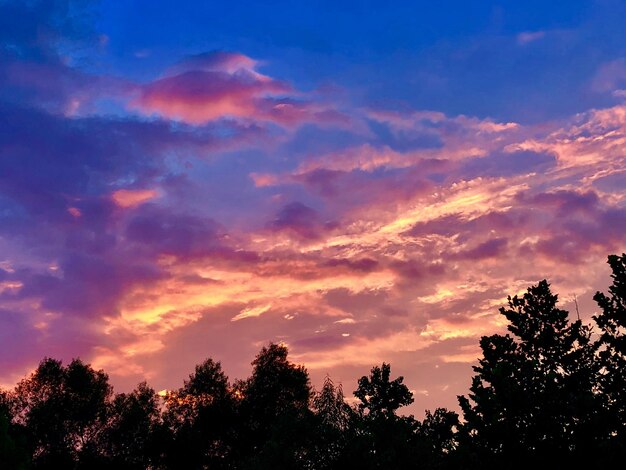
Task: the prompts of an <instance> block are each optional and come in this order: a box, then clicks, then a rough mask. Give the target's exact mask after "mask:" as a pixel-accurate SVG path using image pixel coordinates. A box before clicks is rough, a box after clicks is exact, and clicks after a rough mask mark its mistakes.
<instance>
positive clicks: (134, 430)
mask: <svg viewBox="0 0 626 470" xmlns="http://www.w3.org/2000/svg"><path fill="white" fill-rule="evenodd" d="M160 423H161V415H160V408H159V397H158V395H157V394H156V392H155V391H154V390H153V389H152V388H150V387H149V386H148V385H147V384H146V383H145V382H142V383H140V384H139V385H138V386H137V388H136V389H135V390H133V391H132V392H131V393H120V394H118V395H116V396H115V398H114V399H113V401H112V402H111V403H110V405H109V407H108V412H107V419H106V423H105V424H104V427H103V430H102V432H101V434H100V439H99V441H98V443H97V447H98V448H97V449H95V450H96V452H94V453H95V454H96V455H101V458H100V459H99V462H100V464H101V465H102V466H103V467H105V468H107V467H108V468H116V469H120V470H135V469H136V470H140V469H145V468H150V467H156V466H157V464H158V462H159V460H160V459H159V456H160V452H159V449H158V448H157V445H158V438H159V434H158V432H159V429H160ZM93 466H95V463H94V465H93Z"/></svg>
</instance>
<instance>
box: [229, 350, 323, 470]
mask: <svg viewBox="0 0 626 470" xmlns="http://www.w3.org/2000/svg"><path fill="white" fill-rule="evenodd" d="M287 356H288V350H287V347H286V346H284V345H281V344H275V343H270V344H269V346H267V347H263V348H262V349H261V351H260V352H259V354H258V355H257V356H256V358H255V359H254V361H252V366H253V370H252V376H251V377H249V378H248V379H247V380H245V381H242V382H240V383H238V384H236V387H235V388H236V392H237V394H238V395H239V396H241V397H242V398H241V401H240V403H239V406H238V411H239V416H240V419H241V421H242V429H241V431H242V434H241V435H240V440H239V444H240V446H239V452H240V453H241V458H242V462H243V463H242V466H243V468H255V469H261V468H283V469H291V468H294V469H295V468H304V466H305V463H306V462H307V459H308V457H307V450H308V449H309V448H310V446H309V444H310V438H311V429H312V426H311V424H312V423H311V418H312V413H311V411H310V410H309V403H310V400H311V397H312V394H313V393H312V389H311V384H310V381H309V374H308V372H307V370H306V369H305V368H304V367H303V366H298V365H295V364H293V363H291V362H290V361H289V360H288V358H287Z"/></svg>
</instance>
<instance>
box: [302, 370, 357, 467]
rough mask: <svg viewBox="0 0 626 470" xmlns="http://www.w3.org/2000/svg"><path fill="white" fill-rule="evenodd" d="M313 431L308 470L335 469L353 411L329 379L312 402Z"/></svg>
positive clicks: (342, 449) (339, 388) (345, 439)
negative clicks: (309, 469) (310, 469)
mask: <svg viewBox="0 0 626 470" xmlns="http://www.w3.org/2000/svg"><path fill="white" fill-rule="evenodd" d="M312 408H313V412H314V415H315V416H314V417H315V420H314V421H315V430H314V432H313V440H312V448H311V449H310V455H309V460H310V464H309V466H308V468H312V469H332V468H337V466H338V465H339V462H340V461H341V459H342V455H343V453H344V452H345V447H346V445H347V442H348V440H347V438H348V432H349V427H350V423H351V421H352V418H353V414H354V411H353V410H352V408H350V406H349V405H348V404H347V403H346V402H345V398H344V395H343V388H342V386H341V385H339V386H335V384H334V383H333V381H332V380H331V378H330V377H329V376H326V378H325V379H324V385H323V386H322V389H321V390H320V391H319V392H318V393H316V394H315V397H314V398H313V407H312Z"/></svg>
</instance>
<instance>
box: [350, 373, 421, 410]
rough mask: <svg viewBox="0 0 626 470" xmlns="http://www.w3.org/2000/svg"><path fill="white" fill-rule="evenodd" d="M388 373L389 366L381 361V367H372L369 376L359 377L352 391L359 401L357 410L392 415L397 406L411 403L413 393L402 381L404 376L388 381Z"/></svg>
mask: <svg viewBox="0 0 626 470" xmlns="http://www.w3.org/2000/svg"><path fill="white" fill-rule="evenodd" d="M390 374H391V366H390V365H389V364H385V363H384V362H383V365H382V367H378V366H375V367H373V368H372V371H371V373H370V376H369V377H366V376H363V377H361V378H360V379H359V382H358V388H357V390H356V391H355V392H354V396H355V397H357V398H358V399H359V400H360V401H361V403H360V404H359V410H361V411H362V412H365V413H368V414H369V415H370V416H372V417H378V416H386V417H393V416H395V413H396V411H397V410H398V408H400V407H402V406H406V405H410V404H411V403H413V394H412V393H411V392H410V390H409V389H408V387H407V386H406V385H404V384H403V383H402V382H403V380H404V377H402V376H400V377H398V378H396V379H394V380H391V381H390V380H389V376H390Z"/></svg>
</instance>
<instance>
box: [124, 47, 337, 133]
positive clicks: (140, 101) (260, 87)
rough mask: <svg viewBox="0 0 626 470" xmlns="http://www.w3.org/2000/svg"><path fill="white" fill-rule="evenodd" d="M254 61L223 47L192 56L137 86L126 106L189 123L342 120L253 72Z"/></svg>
mask: <svg viewBox="0 0 626 470" xmlns="http://www.w3.org/2000/svg"><path fill="white" fill-rule="evenodd" d="M257 65H258V62H257V61H255V60H253V59H251V58H249V57H247V56H244V55H242V54H237V53H227V52H223V51H216V52H211V53H205V54H200V55H196V56H192V57H189V58H187V59H186V60H183V61H181V62H180V63H178V64H176V65H175V66H173V67H171V68H170V69H169V70H167V72H166V75H165V76H164V77H162V78H159V79H157V80H154V81H152V82H150V83H147V84H145V85H143V86H140V87H139V89H138V96H137V97H136V98H135V99H133V100H131V102H130V103H129V105H130V107H131V109H135V110H137V111H139V112H141V113H143V114H148V115H150V114H156V115H158V116H161V117H164V118H167V119H174V120H179V121H184V122H187V123H190V124H193V125H201V124H206V123H208V122H211V121H214V120H217V119H222V118H234V119H246V120H256V121H262V122H271V123H275V124H278V125H281V126H294V125H297V124H301V123H304V122H317V123H321V124H326V123H330V124H332V123H340V122H345V121H346V120H347V117H346V116H344V115H342V114H341V113H339V112H338V111H336V110H334V109H332V108H330V107H328V106H326V105H324V104H318V103H315V102H313V101H311V100H310V99H307V98H306V97H304V96H302V94H301V93H299V92H297V91H296V90H294V89H293V87H292V86H291V85H289V84H288V83H286V82H283V81H280V80H275V79H273V78H270V77H268V76H266V75H263V74H261V73H259V72H257V70H256V68H257Z"/></svg>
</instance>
